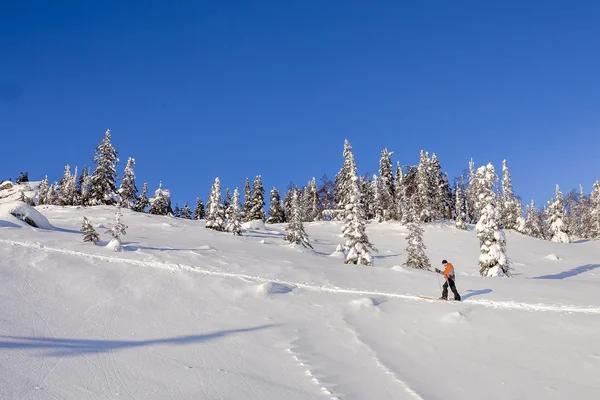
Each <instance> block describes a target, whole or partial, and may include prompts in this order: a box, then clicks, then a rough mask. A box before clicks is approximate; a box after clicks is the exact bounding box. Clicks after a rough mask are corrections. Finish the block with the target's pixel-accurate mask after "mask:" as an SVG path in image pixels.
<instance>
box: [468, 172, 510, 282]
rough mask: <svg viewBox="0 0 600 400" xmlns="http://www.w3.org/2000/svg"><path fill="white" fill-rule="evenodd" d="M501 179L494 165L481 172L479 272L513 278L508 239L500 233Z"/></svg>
mask: <svg viewBox="0 0 600 400" xmlns="http://www.w3.org/2000/svg"><path fill="white" fill-rule="evenodd" d="M497 181H498V176H497V175H496V172H495V171H494V166H493V165H492V164H491V163H489V164H488V165H487V166H485V167H480V168H479V169H477V172H476V175H475V184H476V188H477V193H478V196H477V203H476V208H477V210H479V215H480V217H479V222H477V237H478V238H479V243H480V246H481V254H480V256H479V273H480V274H481V276H510V266H509V262H508V258H507V257H506V240H505V238H504V232H503V231H502V230H500V226H499V220H500V211H499V210H498V208H497V197H496V193H495V192H494V186H495V183H496V182H497Z"/></svg>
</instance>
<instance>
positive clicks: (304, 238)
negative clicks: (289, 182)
mask: <svg viewBox="0 0 600 400" xmlns="http://www.w3.org/2000/svg"><path fill="white" fill-rule="evenodd" d="M285 230H286V231H287V232H288V234H287V236H286V237H285V238H283V240H285V241H286V242H289V243H290V244H300V245H302V246H304V247H310V248H311V249H312V245H311V244H310V241H309V239H308V235H307V234H306V232H305V231H304V225H303V224H302V210H301V205H300V199H299V196H298V192H297V191H294V194H293V195H292V204H291V215H290V218H289V224H288V226H287V228H285Z"/></svg>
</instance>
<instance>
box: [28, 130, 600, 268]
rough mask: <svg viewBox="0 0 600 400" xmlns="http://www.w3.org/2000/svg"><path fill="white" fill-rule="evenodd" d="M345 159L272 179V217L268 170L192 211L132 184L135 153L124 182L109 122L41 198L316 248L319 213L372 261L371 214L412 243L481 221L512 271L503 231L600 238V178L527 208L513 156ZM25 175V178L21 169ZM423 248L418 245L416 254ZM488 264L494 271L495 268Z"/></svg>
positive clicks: (494, 254)
mask: <svg viewBox="0 0 600 400" xmlns="http://www.w3.org/2000/svg"><path fill="white" fill-rule="evenodd" d="M342 154H343V158H344V161H343V163H342V166H341V168H340V170H339V172H338V173H337V174H336V175H335V178H334V180H333V181H331V180H330V179H329V178H328V177H327V176H323V177H322V178H321V180H320V184H317V180H316V179H315V178H312V179H311V180H310V181H309V182H308V183H307V184H306V185H305V186H303V187H298V186H295V185H290V186H289V187H288V189H287V191H286V193H285V194H284V196H283V199H282V196H281V192H280V191H279V190H278V189H277V188H275V187H273V188H272V189H271V190H270V193H269V195H270V204H269V210H268V217H267V214H265V190H264V188H263V184H262V178H261V176H260V175H259V176H257V177H256V178H255V180H254V182H253V184H252V186H250V181H249V180H248V179H246V182H245V186H244V191H243V200H244V201H243V203H242V201H241V200H242V199H241V195H240V192H239V190H238V188H235V189H234V191H233V193H231V191H230V190H229V189H226V190H225V196H223V194H222V188H221V183H220V180H219V178H216V179H215V182H214V184H213V186H212V188H211V192H210V195H209V197H208V201H207V203H206V207H205V205H204V203H203V201H202V198H201V197H199V198H197V200H196V206H195V209H194V210H193V211H192V209H191V208H190V206H189V205H188V203H187V202H186V203H185V204H184V205H183V207H182V208H179V206H178V205H176V206H175V208H174V209H173V208H172V207H171V195H170V191H169V190H166V189H163V188H162V183H160V184H159V187H158V189H157V190H156V191H155V192H154V196H153V197H151V198H148V185H147V182H144V183H143V186H142V191H141V193H139V192H138V189H137V186H136V182H135V173H134V167H135V159H133V158H128V160H127V164H126V166H125V169H124V172H123V177H122V178H121V179H120V185H119V187H118V188H117V181H118V176H117V166H118V163H119V158H118V153H117V151H116V150H115V148H114V147H113V146H112V144H111V135H110V130H107V131H106V132H105V135H104V139H103V140H102V142H101V143H100V144H99V145H98V147H97V148H96V150H95V155H94V157H93V162H94V164H95V169H94V170H93V171H92V170H91V169H90V168H88V167H86V166H84V167H83V169H82V170H81V172H80V174H79V175H78V172H77V168H75V170H74V171H72V170H71V167H70V166H69V165H66V166H65V169H64V173H63V175H62V178H61V180H60V182H54V183H52V184H50V183H49V181H48V178H47V177H46V178H45V179H44V180H43V181H42V182H41V184H40V186H39V191H38V196H37V204H38V205H39V204H53V205H83V206H92V205H102V204H106V205H118V206H119V207H121V208H126V209H131V210H133V211H137V212H149V213H151V214H155V215H171V216H175V217H179V218H186V219H206V221H207V223H206V227H207V228H210V229H214V230H217V231H227V232H231V233H233V234H235V235H240V234H241V232H242V229H241V226H242V223H244V222H248V221H254V220H260V221H263V222H267V223H288V224H289V225H288V228H287V230H288V235H287V236H286V240H288V241H289V242H291V243H298V244H303V245H305V246H307V247H309V246H310V241H309V239H308V236H307V235H306V232H305V231H304V227H303V223H305V222H311V221H319V220H336V221H343V222H344V227H343V230H342V233H343V236H344V237H345V238H346V244H345V245H344V247H343V248H344V250H345V252H346V253H347V256H346V262H348V263H364V264H371V263H372V258H371V256H370V251H372V250H374V247H373V245H372V244H371V243H370V242H369V240H368V238H367V235H366V233H365V224H366V223H367V221H371V222H383V221H399V222H401V223H403V224H406V225H408V226H409V227H410V235H409V239H410V240H409V242H411V244H410V246H409V247H411V248H414V249H419V248H420V249H421V250H419V251H422V247H421V245H422V239H419V235H420V234H421V233H420V232H422V229H420V228H419V224H422V223H428V222H433V221H443V220H453V221H455V225H456V227H457V228H459V229H467V226H468V224H476V229H477V232H478V236H479V238H480V242H481V246H482V256H481V258H480V266H481V273H482V274H495V273H498V272H497V271H505V272H507V271H508V269H507V268H508V267H507V262H505V259H503V258H502V256H501V255H499V254H500V253H502V252H503V250H502V249H503V246H504V243H505V241H504V236H503V233H502V230H503V229H512V230H515V231H518V232H521V233H523V234H526V235H530V236H533V237H537V238H543V239H547V240H552V241H556V242H569V241H571V240H572V238H573V237H579V238H589V239H600V182H596V184H595V185H594V189H593V191H592V193H591V194H589V195H587V194H585V192H584V190H583V188H582V187H580V190H579V192H576V191H572V192H570V193H569V194H568V195H567V196H566V198H565V197H563V195H562V192H561V191H560V188H559V187H558V185H557V187H556V194H555V196H554V197H552V198H551V199H550V201H548V204H547V205H546V206H544V207H543V208H541V209H537V208H536V206H535V204H534V202H533V201H532V202H531V204H529V205H527V207H526V210H525V212H524V210H523V205H522V204H521V201H520V199H519V198H518V197H517V196H516V195H515V194H514V191H513V187H512V181H511V174H510V172H509V169H508V166H507V163H506V161H503V163H502V180H501V185H498V176H497V175H496V173H495V170H494V167H493V166H492V165H491V164H488V165H486V166H483V167H480V168H478V169H476V168H475V163H474V162H473V161H472V160H471V161H470V162H469V166H468V169H466V170H465V172H464V173H463V174H462V175H461V176H459V177H458V178H456V179H455V180H454V183H453V185H451V184H450V182H449V180H448V175H447V174H446V173H445V172H443V171H442V168H441V164H440V161H439V159H438V157H437V155H436V154H435V153H433V154H431V155H430V154H429V153H428V152H425V151H421V152H420V155H419V162H418V164H417V165H404V166H401V164H400V163H399V162H397V163H396V168H395V171H394V167H393V166H394V164H393V162H392V156H393V152H391V151H388V149H383V150H382V151H381V158H380V161H379V168H378V174H374V175H369V174H365V175H362V176H361V175H359V174H358V168H357V165H356V162H355V160H354V155H353V153H352V148H351V146H350V143H349V142H348V141H345V143H344V149H343V153H342ZM21 175H22V178H23V179H21V180H27V178H28V177H27V175H26V174H21ZM417 253H418V252H417ZM417 253H414V257H413V258H411V260H416V261H414V262H413V261H409V262H408V263H409V264H415V265H416V264H418V265H420V266H421V267H423V266H427V265H428V261H425V259H424V258H423V256H422V254H421V255H419V254H417ZM490 271H491V272H490Z"/></svg>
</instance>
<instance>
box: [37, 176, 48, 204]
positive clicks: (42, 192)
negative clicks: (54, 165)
mask: <svg viewBox="0 0 600 400" xmlns="http://www.w3.org/2000/svg"><path fill="white" fill-rule="evenodd" d="M48 190H49V187H48V175H46V177H45V178H44V179H42V181H41V182H40V186H39V189H38V205H42V204H46V198H47V197H48Z"/></svg>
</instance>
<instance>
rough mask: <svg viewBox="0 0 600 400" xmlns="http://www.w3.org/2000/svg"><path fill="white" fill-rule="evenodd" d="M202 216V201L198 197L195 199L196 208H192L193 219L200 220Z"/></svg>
mask: <svg viewBox="0 0 600 400" xmlns="http://www.w3.org/2000/svg"><path fill="white" fill-rule="evenodd" d="M203 218H204V203H203V202H202V197H198V198H197V199H196V208H195V209H194V219H195V220H198V221H199V220H201V219H203Z"/></svg>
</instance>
